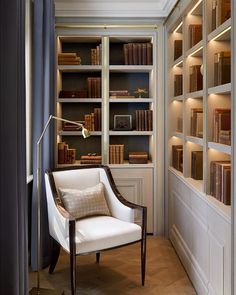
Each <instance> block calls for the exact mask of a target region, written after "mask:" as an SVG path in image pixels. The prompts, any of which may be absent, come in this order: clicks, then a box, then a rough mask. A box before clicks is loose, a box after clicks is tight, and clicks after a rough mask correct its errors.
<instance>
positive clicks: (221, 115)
mask: <svg viewBox="0 0 236 295" xmlns="http://www.w3.org/2000/svg"><path fill="white" fill-rule="evenodd" d="M212 137H213V141H214V142H219V143H222V144H228V145H230V143H231V110H230V109H227V108H216V109H214V113H213V134H212Z"/></svg>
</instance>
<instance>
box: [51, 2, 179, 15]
mask: <svg viewBox="0 0 236 295" xmlns="http://www.w3.org/2000/svg"><path fill="white" fill-rule="evenodd" d="M175 3H176V0H145V1H142V0H118V1H116V0H55V8H56V16H57V17H66V16H70V17H120V18H124V17H130V18H135V17H152V18H164V17H166V16H167V15H168V14H169V13H170V11H171V9H172V7H173V6H174V4H175Z"/></svg>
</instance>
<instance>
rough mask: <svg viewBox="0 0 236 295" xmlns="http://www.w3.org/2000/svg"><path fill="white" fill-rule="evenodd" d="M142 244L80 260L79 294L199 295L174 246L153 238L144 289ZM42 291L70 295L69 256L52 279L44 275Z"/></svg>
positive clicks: (33, 280) (33, 283)
mask: <svg viewBox="0 0 236 295" xmlns="http://www.w3.org/2000/svg"><path fill="white" fill-rule="evenodd" d="M139 250H140V248H139V244H135V245H131V246H127V247H123V248H119V249H116V250H111V251H106V252H103V253H101V260H100V263H99V264H96V263H95V254H94V255H87V256H80V257H77V290H78V294H79V295H108V294H109V295H110V294H111V295H139V294H142V295H166V294H170V295H171V294H173V295H174V294H179V295H193V294H195V295H196V292H195V290H194V288H193V286H192V284H191V282H190V280H189V278H188V276H187V274H186V272H185V270H184V268H183V266H182V264H181V263H180V261H179V258H178V256H177V255H176V253H175V251H174V249H173V247H172V245H171V243H170V242H169V241H168V240H166V239H162V238H158V237H153V236H149V237H148V240H147V269H146V282H145V286H144V287H142V286H141V276H140V255H139V254H140V251H139ZM40 274H41V287H42V288H52V289H54V288H55V289H58V290H64V292H65V294H66V295H69V294H70V276H69V255H68V254H66V253H65V252H63V251H62V252H61V254H60V258H59V261H58V264H57V266H56V269H55V271H54V273H53V274H52V275H49V274H48V269H44V270H43V271H41V273H40ZM29 281H30V282H29V287H30V289H31V288H32V287H33V286H36V273H32V272H30V274H29Z"/></svg>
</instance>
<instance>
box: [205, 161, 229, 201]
mask: <svg viewBox="0 0 236 295" xmlns="http://www.w3.org/2000/svg"><path fill="white" fill-rule="evenodd" d="M210 194H211V195H212V196H213V197H214V198H216V199H217V200H219V201H220V202H223V203H224V204H225V205H230V204H231V163H230V161H212V162H211V164H210Z"/></svg>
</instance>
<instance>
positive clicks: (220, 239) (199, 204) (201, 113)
mask: <svg viewBox="0 0 236 295" xmlns="http://www.w3.org/2000/svg"><path fill="white" fill-rule="evenodd" d="M230 5H231V4H230V1H228V0H225V1H224V0H217V1H214V0H210V1H206V0H200V1H179V3H178V5H177V7H176V8H175V10H174V12H173V13H172V15H171V16H170V17H169V19H168V21H167V23H166V39H167V44H168V53H167V58H166V80H167V81H169V82H168V83H167V85H166V86H167V87H166V93H167V98H168V99H167V100H166V114H167V119H166V123H165V126H166V130H168V132H167V134H166V145H167V147H168V156H167V159H166V167H167V168H166V191H168V194H167V196H166V198H167V200H168V204H169V206H168V208H169V219H168V220H167V222H168V233H169V235H170V238H171V240H172V242H173V244H174V246H175V248H176V250H177V252H178V253H179V254H180V257H182V261H183V263H184V265H185V266H186V269H188V270H189V269H191V270H193V271H192V273H194V275H190V277H191V279H192V281H193V283H194V286H195V288H196V290H197V292H199V294H205V293H207V292H210V293H212V294H213V293H216V294H230V290H231V283H230V279H226V276H230V272H231V265H230V263H229V261H230V255H231V250H230V244H231V237H230V232H231V206H230V198H231V194H230V187H231V190H232V184H230V182H231V176H230V175H231V165H230V164H231V159H232V151H231V145H230V141H231V132H232V130H233V124H232V120H231V109H232V106H233V101H232V98H231V79H230V74H231V72H230V68H231V67H230V65H231V57H230V55H231V54H230V52H231V47H232V46H231V36H232V32H231V18H230ZM213 10H214V11H213ZM222 10H223V11H222ZM176 40H182V53H181V55H179V56H178V57H177V58H175V57H176V51H178V49H176V48H175V46H176V44H177V43H176ZM178 75H182V77H181V78H180V79H179V80H178V79H177V80H178V81H177V80H176V77H177V76H178ZM181 89H182V91H181ZM180 126H182V128H181V127H180ZM214 162H217V163H216V164H215V163H214ZM218 162H220V163H218ZM197 163H198V164H197ZM199 163H200V164H199ZM196 167H198V169H196ZM226 174H227V175H226ZM199 178H200V179H199ZM227 189H228V190H227ZM226 196H227V197H226ZM186 223H187V224H186ZM192 231H193V232H194V234H193V235H196V236H198V239H199V240H201V241H202V245H199V244H198V241H196V240H195V238H194V237H193V235H192V234H191V233H192ZM222 235H224V236H222ZM221 247H222V248H221ZM196 248H198V251H195V249H196ZM204 248H205V250H204ZM206 249H207V250H206ZM223 249H224V251H225V252H224V253H223ZM212 253H214V254H212ZM220 259H221V260H220ZM215 269H217V270H218V274H217V273H216V271H215ZM189 273H190V274H191V271H189ZM197 276H198V278H196V277H197ZM206 281H207V282H208V283H207V284H206V283H205V282H206ZM203 290H204V291H203Z"/></svg>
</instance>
